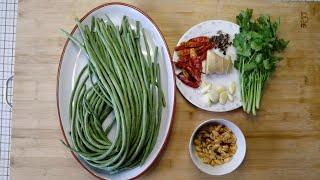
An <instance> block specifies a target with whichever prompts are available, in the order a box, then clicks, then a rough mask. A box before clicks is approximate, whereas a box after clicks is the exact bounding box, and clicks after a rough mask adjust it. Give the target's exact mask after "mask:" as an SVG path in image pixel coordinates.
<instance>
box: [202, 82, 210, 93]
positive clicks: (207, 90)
mask: <svg viewBox="0 0 320 180" xmlns="http://www.w3.org/2000/svg"><path fill="white" fill-rule="evenodd" d="M210 89H211V84H207V85H206V86H204V87H203V88H201V89H200V92H201V94H205V93H207V92H209V91H210Z"/></svg>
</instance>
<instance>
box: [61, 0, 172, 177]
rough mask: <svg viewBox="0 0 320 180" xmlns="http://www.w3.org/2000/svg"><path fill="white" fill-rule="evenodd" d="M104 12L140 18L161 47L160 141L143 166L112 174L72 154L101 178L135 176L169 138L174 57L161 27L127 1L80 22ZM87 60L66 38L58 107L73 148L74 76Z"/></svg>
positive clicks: (115, 18)
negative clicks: (162, 102)
mask: <svg viewBox="0 0 320 180" xmlns="http://www.w3.org/2000/svg"><path fill="white" fill-rule="evenodd" d="M105 14H107V15H108V16H109V17H110V18H111V20H112V21H113V22H114V23H115V24H116V25H120V22H121V20H122V17H123V16H128V18H129V21H130V23H135V21H136V20H137V21H140V22H141V26H142V27H143V28H144V29H145V31H146V34H147V39H148V41H149V44H150V45H151V47H152V48H154V47H155V45H157V46H158V47H159V50H160V53H159V63H160V69H161V79H162V82H161V84H162V87H163V91H164V96H165V99H166V107H165V108H164V109H163V114H162V119H161V125H160V130H159V135H158V139H157V143H156V144H155V146H154V148H153V150H152V152H151V154H150V155H149V157H148V158H147V160H146V161H145V163H144V164H143V165H142V166H139V167H135V168H133V169H130V170H126V171H122V172H119V173H117V174H112V175H110V174H107V172H106V171H102V170H99V169H96V168H93V167H92V166H90V165H88V164H87V163H86V161H84V160H83V159H82V158H81V157H79V156H77V155H76V154H74V153H73V155H74V157H75V158H76V159H77V160H78V161H79V162H80V164H81V165H82V166H83V167H84V168H85V169H87V170H88V171H89V172H90V173H91V174H93V175H94V176H96V177H98V178H101V179H132V178H136V177H137V176H139V175H141V174H142V173H143V172H145V171H146V170H147V168H148V167H150V165H151V164H152V163H153V162H154V160H155V159H156V157H157V156H158V155H159V153H160V151H161V149H162V148H163V147H164V144H165V141H166V139H167V137H168V134H169V130H170V127H171V122H172V115H173V108H174V100H175V79H174V73H173V65H172V62H171V56H170V53H169V51H168V48H167V44H166V42H165V41H164V38H163V36H162V35H161V33H160V31H159V29H158V27H157V26H156V25H155V24H154V23H153V21H152V20H151V19H150V18H149V17H148V16H147V15H146V14H144V13H143V12H142V11H141V10H139V9H137V8H136V7H133V6H131V5H127V4H124V3H109V4H103V5H101V6H98V7H96V8H95V9H93V10H91V11H90V12H88V13H87V14H86V15H85V16H84V17H83V18H82V19H81V23H83V24H90V23H91V18H92V16H95V17H100V18H106V16H105ZM72 33H73V34H74V35H75V36H76V37H79V36H80V34H79V31H78V30H77V27H75V28H74V29H73V31H72ZM86 63H87V58H86V56H85V55H84V53H82V52H80V50H79V48H78V47H77V46H76V45H74V44H73V43H71V42H70V41H67V42H66V44H65V47H64V50H63V52H62V55H61V59H60V65H59V71H58V75H57V76H58V77H57V80H58V82H57V106H58V111H59V118H60V124H61V128H62V132H63V134H64V136H65V140H66V141H67V143H68V144H69V145H70V146H71V147H72V146H73V145H72V141H71V137H70V134H69V131H70V125H69V122H70V121H69V116H68V107H69V101H70V97H71V90H72V87H73V84H74V81H75V77H76V76H77V75H78V74H79V72H80V70H81V68H82V67H83V66H84V65H85V64H86ZM111 136H112V135H111Z"/></svg>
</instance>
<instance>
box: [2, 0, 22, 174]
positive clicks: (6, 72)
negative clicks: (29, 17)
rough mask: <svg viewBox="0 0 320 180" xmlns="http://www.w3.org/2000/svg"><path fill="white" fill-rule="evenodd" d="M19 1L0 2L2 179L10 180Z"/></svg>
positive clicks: (4, 0)
mask: <svg viewBox="0 0 320 180" xmlns="http://www.w3.org/2000/svg"><path fill="white" fill-rule="evenodd" d="M17 8H18V0H0V93H1V95H0V103H1V104H0V121H1V122H0V136H1V137H0V151H1V153H0V179H1V180H7V179H9V174H10V171H9V168H10V144H11V120H12V110H11V107H12V105H11V104H12V96H13V81H12V80H13V67H14V59H15V41H16V23H17Z"/></svg>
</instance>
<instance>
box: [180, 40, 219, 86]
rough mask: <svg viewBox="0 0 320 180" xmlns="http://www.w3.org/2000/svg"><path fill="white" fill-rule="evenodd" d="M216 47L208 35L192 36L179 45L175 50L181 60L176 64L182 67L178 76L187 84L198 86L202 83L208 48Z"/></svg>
mask: <svg viewBox="0 0 320 180" xmlns="http://www.w3.org/2000/svg"><path fill="white" fill-rule="evenodd" d="M214 47H215V45H214V43H213V42H212V41H210V39H209V38H208V37H206V36H200V37H196V38H192V39H190V40H188V41H187V42H182V43H181V44H180V45H179V46H177V47H176V48H175V51H177V54H178V56H179V60H178V61H177V62H175V65H176V67H177V68H180V69H182V72H180V73H179V74H178V75H177V77H178V78H179V79H180V80H181V81H182V82H183V83H184V84H186V85H187V86H190V87H193V88H198V87H199V86H200V84H201V71H202V61H204V60H205V59H206V57H207V50H209V49H212V48H214Z"/></svg>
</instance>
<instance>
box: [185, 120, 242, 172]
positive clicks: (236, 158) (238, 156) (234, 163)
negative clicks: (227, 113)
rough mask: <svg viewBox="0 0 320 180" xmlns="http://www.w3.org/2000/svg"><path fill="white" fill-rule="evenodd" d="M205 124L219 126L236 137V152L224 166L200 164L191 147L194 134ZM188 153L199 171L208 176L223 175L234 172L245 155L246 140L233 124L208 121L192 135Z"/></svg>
mask: <svg viewBox="0 0 320 180" xmlns="http://www.w3.org/2000/svg"><path fill="white" fill-rule="evenodd" d="M207 124H221V125H225V126H226V127H228V128H229V129H230V130H231V131H232V132H233V133H234V135H235V136H236V137H237V151H236V153H235V154H234V155H233V157H232V159H231V160H230V161H229V162H227V163H224V164H221V165H216V166H211V165H208V164H205V163H203V162H201V159H200V158H199V157H198V155H197V154H196V151H195V147H194V145H193V139H194V136H195V134H196V132H197V131H198V130H199V129H200V128H201V127H203V126H205V125H207ZM189 153H190V156H191V159H192V161H193V163H194V164H195V165H196V166H197V168H199V169H200V170H201V171H203V172H205V173H207V174H210V175H224V174H228V173H230V172H232V171H234V170H235V169H236V168H237V167H238V166H239V165H240V164H241V162H242V161H243V159H244V157H245V154H246V140H245V137H244V135H243V133H242V132H241V130H240V129H239V128H238V126H236V125H235V124H234V123H232V122H230V121H227V120H224V119H210V120H207V121H204V122H202V123H201V124H200V125H199V126H198V127H197V128H196V129H195V130H194V131H193V133H192V135H191V138H190V142H189Z"/></svg>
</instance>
